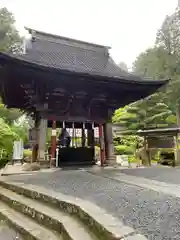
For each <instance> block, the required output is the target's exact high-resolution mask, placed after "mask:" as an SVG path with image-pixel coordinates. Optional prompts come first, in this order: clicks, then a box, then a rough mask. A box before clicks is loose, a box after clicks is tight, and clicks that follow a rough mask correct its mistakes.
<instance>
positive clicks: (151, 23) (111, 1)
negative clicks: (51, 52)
mask: <svg viewBox="0 0 180 240" xmlns="http://www.w3.org/2000/svg"><path fill="white" fill-rule="evenodd" d="M177 3H178V0H51V1H49V0H47V1H45V0H30V1H27V0H0V7H7V8H8V9H9V10H10V11H12V12H13V13H14V15H15V17H16V20H17V23H16V25H17V27H18V29H19V30H20V31H21V33H22V34H24V30H23V27H24V26H28V27H32V28H35V29H38V30H42V31H45V32H50V33H55V34H58V35H61V36H66V37H72V38H76V39H79V40H84V41H89V42H93V43H99V44H103V45H108V46H110V47H112V50H111V55H112V57H113V58H114V60H115V61H116V62H117V63H118V62H120V61H124V62H126V63H127V64H128V66H129V67H130V66H131V64H132V62H133V61H134V60H135V58H136V56H138V54H139V53H140V52H142V51H144V50H145V49H146V48H148V47H151V46H152V45H153V43H154V41H155V37H156V32H157V29H158V28H159V27H160V26H161V23H162V21H163V19H164V17H165V16H166V15H167V14H170V13H172V12H173V10H174V9H175V8H176V6H177Z"/></svg>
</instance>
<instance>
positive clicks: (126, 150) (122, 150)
mask: <svg viewBox="0 0 180 240" xmlns="http://www.w3.org/2000/svg"><path fill="white" fill-rule="evenodd" d="M133 153H134V149H133V147H130V146H126V145H118V146H115V154H116V155H132V154H133Z"/></svg>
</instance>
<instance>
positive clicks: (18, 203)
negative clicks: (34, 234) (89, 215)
mask: <svg viewBox="0 0 180 240" xmlns="http://www.w3.org/2000/svg"><path fill="white" fill-rule="evenodd" d="M0 200H1V201H4V202H5V203H6V204H8V205H9V206H10V207H11V208H13V209H15V210H16V211H18V212H20V213H22V214H24V215H26V216H28V217H30V218H31V219H32V220H34V221H36V222H37V223H38V224H41V225H43V226H45V227H47V228H49V229H50V230H53V231H55V232H57V233H58V234H59V236H61V237H62V239H68V240H79V239H83V240H92V239H95V237H93V235H92V234H90V233H89V232H88V230H87V229H85V228H84V226H83V225H82V224H80V222H78V221H77V220H76V219H75V218H73V217H71V216H70V215H67V214H65V213H63V212H61V211H59V210H57V209H55V208H52V207H49V206H48V205H47V204H45V203H40V202H38V201H37V200H34V199H30V198H27V197H25V196H22V195H19V194H17V193H15V192H12V191H11V190H8V189H5V188H3V187H0ZM42 239H43V238H42Z"/></svg>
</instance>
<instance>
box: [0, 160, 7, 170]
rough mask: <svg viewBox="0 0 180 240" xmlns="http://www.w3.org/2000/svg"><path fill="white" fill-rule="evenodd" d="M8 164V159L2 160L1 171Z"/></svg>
mask: <svg viewBox="0 0 180 240" xmlns="http://www.w3.org/2000/svg"><path fill="white" fill-rule="evenodd" d="M7 163H8V159H7V158H3V159H0V169H1V168H3V167H5V166H6V164H7Z"/></svg>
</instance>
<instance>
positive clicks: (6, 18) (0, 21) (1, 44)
mask: <svg viewBox="0 0 180 240" xmlns="http://www.w3.org/2000/svg"><path fill="white" fill-rule="evenodd" d="M14 24H15V19H14V16H13V14H12V13H11V12H9V11H8V10H7V8H1V9H0V51H2V52H14V53H15V52H17V51H20V49H21V45H22V41H21V38H20V36H19V34H18V31H17V29H16V28H15V25H14Z"/></svg>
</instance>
